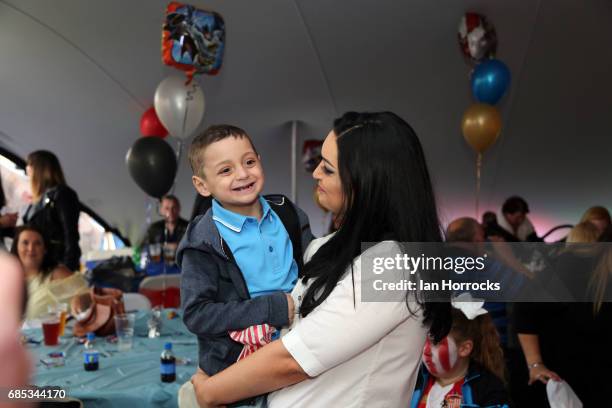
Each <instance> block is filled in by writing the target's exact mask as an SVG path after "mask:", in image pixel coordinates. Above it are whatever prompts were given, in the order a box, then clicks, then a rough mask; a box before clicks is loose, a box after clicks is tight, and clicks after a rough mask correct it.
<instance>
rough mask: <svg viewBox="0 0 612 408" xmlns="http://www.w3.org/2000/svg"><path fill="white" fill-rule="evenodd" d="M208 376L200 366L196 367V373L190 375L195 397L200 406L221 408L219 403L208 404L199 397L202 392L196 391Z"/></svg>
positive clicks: (203, 407) (201, 407)
mask: <svg viewBox="0 0 612 408" xmlns="http://www.w3.org/2000/svg"><path fill="white" fill-rule="evenodd" d="M209 378H210V377H209V376H208V375H207V374H206V373H205V372H204V371H203V370H202V369H201V368H200V367H198V371H196V373H195V374H194V375H193V376H192V377H191V383H192V384H193V390H194V392H195V395H196V399H197V400H198V405H199V406H200V408H216V407H219V408H222V407H221V406H219V405H210V404H208V403H207V402H206V401H205V400H204V399H203V398H201V397H200V396H201V395H202V392H201V391H200V392H198V389H201V388H202V386H203V385H204V383H205V382H206V381H207V380H208V379H209Z"/></svg>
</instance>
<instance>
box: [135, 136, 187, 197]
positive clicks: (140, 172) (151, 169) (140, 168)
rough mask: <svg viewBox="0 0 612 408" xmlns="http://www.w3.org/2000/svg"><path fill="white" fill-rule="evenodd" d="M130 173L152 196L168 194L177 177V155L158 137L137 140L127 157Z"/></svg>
mask: <svg viewBox="0 0 612 408" xmlns="http://www.w3.org/2000/svg"><path fill="white" fill-rule="evenodd" d="M125 161H126V163H127V166H128V169H129V170H130V175H131V176H132V178H133V179H134V181H135V182H136V184H138V186H139V187H140V188H141V189H143V190H144V192H145V193H147V194H148V195H150V196H152V197H156V198H161V197H162V196H163V195H164V194H166V193H167V192H168V191H169V190H170V188H171V187H172V184H173V183H174V177H176V169H177V162H176V155H175V153H174V150H173V149H172V147H170V145H169V144H168V143H167V142H166V141H165V140H164V139H160V138H158V137H142V138H139V139H138V140H136V142H135V143H134V144H133V145H132V147H131V148H130V150H128V152H127V156H126V158H125Z"/></svg>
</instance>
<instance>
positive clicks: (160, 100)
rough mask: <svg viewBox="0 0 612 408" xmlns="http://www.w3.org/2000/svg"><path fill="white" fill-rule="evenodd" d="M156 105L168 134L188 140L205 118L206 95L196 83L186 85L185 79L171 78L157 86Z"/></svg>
mask: <svg viewBox="0 0 612 408" xmlns="http://www.w3.org/2000/svg"><path fill="white" fill-rule="evenodd" d="M154 105H155V112H156V113H157V116H158V117H159V120H161V122H162V123H163V124H164V126H165V127H166V129H168V132H169V133H170V134H171V135H172V136H175V137H178V138H181V139H186V138H188V137H189V136H191V134H192V133H193V132H194V131H195V130H196V128H197V127H198V125H199V124H200V122H201V121H202V117H203V116H204V107H205V104H204V93H203V92H202V89H201V88H200V87H199V86H198V84H197V83H196V82H195V81H191V83H190V84H189V85H185V77H177V76H171V77H168V78H166V79H164V80H163V81H161V83H160V84H159V85H158V86H157V90H156V91H155V101H154Z"/></svg>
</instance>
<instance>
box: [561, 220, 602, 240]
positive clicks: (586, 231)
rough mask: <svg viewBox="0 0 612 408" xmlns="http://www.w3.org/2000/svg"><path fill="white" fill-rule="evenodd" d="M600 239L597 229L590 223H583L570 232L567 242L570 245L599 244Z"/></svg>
mask: <svg viewBox="0 0 612 408" xmlns="http://www.w3.org/2000/svg"><path fill="white" fill-rule="evenodd" d="M598 237H599V231H597V227H595V226H594V225H593V224H591V223H590V222H588V221H583V222H581V223H580V224H577V225H576V226H575V227H574V228H572V229H571V230H570V232H569V234H567V239H566V240H565V242H567V243H570V244H571V243H577V242H583V243H588V242H597V238H598Z"/></svg>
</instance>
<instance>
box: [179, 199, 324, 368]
mask: <svg viewBox="0 0 612 408" xmlns="http://www.w3.org/2000/svg"><path fill="white" fill-rule="evenodd" d="M266 199H267V200H268V202H269V203H270V207H271V208H272V210H273V211H274V212H276V213H277V214H278V216H279V218H280V219H281V221H282V222H283V224H284V226H285V229H286V230H287V232H288V233H289V237H290V238H291V241H292V244H293V257H294V259H295V260H296V262H297V264H298V270H299V273H300V274H301V267H302V253H303V251H304V249H305V248H306V246H307V245H308V243H309V242H310V241H311V240H312V238H313V237H312V234H311V232H310V226H309V224H308V217H307V216H306V214H304V212H303V211H301V210H300V209H298V208H296V207H295V206H294V205H293V204H292V203H291V202H290V201H289V200H288V199H287V198H286V197H283V196H266ZM177 263H178V264H179V265H180V266H181V303H182V304H181V308H182V310H183V321H184V322H185V325H186V326H187V328H188V329H189V330H190V331H191V332H193V333H194V334H196V335H197V336H198V345H199V365H200V368H201V369H202V370H204V371H205V372H206V373H207V374H208V375H214V374H216V373H218V372H219V371H221V370H223V369H224V368H226V367H228V366H230V365H231V364H233V363H235V362H236V360H237V359H238V355H239V354H240V351H241V350H242V347H243V345H242V344H239V343H237V342H235V341H233V340H232V339H230V337H229V335H228V332H229V331H230V330H241V329H244V328H247V327H249V326H253V325H256V324H262V323H268V324H270V325H272V326H278V327H280V326H286V325H287V324H288V321H289V319H288V315H287V313H288V309H287V298H286V295H285V293H284V292H277V293H273V294H270V295H265V296H259V297H256V298H253V299H251V297H250V295H249V291H248V289H247V286H246V282H245V280H244V277H243V275H242V272H241V271H240V268H239V267H238V265H237V264H236V261H235V260H234V257H233V255H232V253H231V252H230V250H229V248H228V246H227V244H226V243H225V241H224V240H223V239H222V238H221V235H220V234H219V231H218V229H217V227H216V225H215V223H214V221H213V219H212V210H210V209H209V210H208V211H207V212H206V214H204V215H199V216H197V217H196V218H195V219H194V220H193V221H192V222H191V223H190V224H189V227H188V228H187V232H186V233H185V235H184V236H183V239H182V240H181V243H180V244H179V247H178V251H177Z"/></svg>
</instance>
